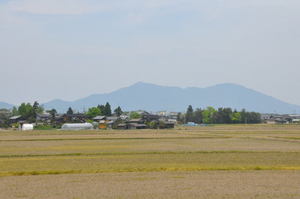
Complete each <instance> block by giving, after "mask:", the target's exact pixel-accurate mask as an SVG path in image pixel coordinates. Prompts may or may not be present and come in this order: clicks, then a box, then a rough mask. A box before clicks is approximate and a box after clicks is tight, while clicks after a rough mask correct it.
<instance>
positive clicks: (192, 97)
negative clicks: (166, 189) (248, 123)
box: [0, 82, 300, 114]
mask: <svg viewBox="0 0 300 199" xmlns="http://www.w3.org/2000/svg"><path fill="white" fill-rule="evenodd" d="M106 102H109V103H110V104H111V105H112V107H117V106H121V107H122V109H123V110H127V111H129V110H147V111H161V110H166V111H185V110H186V108H187V106H188V105H192V106H193V107H195V108H196V107H199V108H205V107H207V106H213V107H215V108H218V107H231V108H233V109H237V110H241V109H243V108H245V109H246V110H248V111H256V112H260V113H290V114H293V113H300V106H298V105H293V104H289V103H286V102H283V101H281V100H278V99H276V98H274V97H271V96H268V95H265V94H263V93H260V92H257V91H255V90H252V89H248V88H246V87H244V86H240V85H237V84H229V83H226V84H219V85H215V86H211V87H207V88H196V87H189V88H179V87H169V86H159V85H155V84H149V83H143V82H138V83H136V84H134V85H132V86H129V87H126V88H121V89H119V90H116V91H114V92H111V93H107V94H94V95H90V96H88V97H85V98H82V99H79V100H76V101H63V100H59V99H57V100H53V101H50V102H48V103H45V104H43V106H44V107H45V108H46V109H52V108H55V109H56V110H58V111H59V112H65V111H66V110H67V109H68V108H69V107H72V108H73V109H74V110H77V111H84V110H87V109H88V108H89V107H93V106H97V105H98V104H105V103H106ZM4 106H7V107H8V108H9V105H8V104H6V105H5V104H4ZM10 106H12V105H10ZM0 108H4V107H2V103H0Z"/></svg>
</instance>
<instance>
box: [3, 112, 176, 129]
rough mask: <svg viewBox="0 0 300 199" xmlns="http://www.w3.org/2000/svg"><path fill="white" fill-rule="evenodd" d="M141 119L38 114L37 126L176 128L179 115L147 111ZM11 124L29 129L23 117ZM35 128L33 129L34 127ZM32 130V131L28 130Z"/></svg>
mask: <svg viewBox="0 0 300 199" xmlns="http://www.w3.org/2000/svg"><path fill="white" fill-rule="evenodd" d="M139 115H140V118H135V119H131V118H130V117H129V116H128V115H121V116H96V117H93V118H91V117H89V116H88V115H86V114H82V113H76V114H56V115H51V114H49V113H43V114H37V116H36V122H35V124H33V126H35V125H37V126H38V125H52V126H54V127H56V128H60V127H61V128H62V129H64V130H80V129H148V128H159V129H168V128H174V127H175V125H176V123H177V113H172V114H170V113H169V114H151V113H148V112H145V111H140V112H139ZM9 121H10V123H11V124H18V127H19V128H20V129H23V130H27V129H24V127H26V128H31V127H28V122H27V121H26V120H24V118H22V116H13V117H11V118H9ZM32 128H33V127H32ZM28 130H30V129H28Z"/></svg>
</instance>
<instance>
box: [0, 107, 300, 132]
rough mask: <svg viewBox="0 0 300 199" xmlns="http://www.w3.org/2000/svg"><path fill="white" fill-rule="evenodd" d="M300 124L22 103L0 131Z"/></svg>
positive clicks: (250, 115) (3, 112) (244, 115)
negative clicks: (61, 109) (61, 108)
mask: <svg viewBox="0 0 300 199" xmlns="http://www.w3.org/2000/svg"><path fill="white" fill-rule="evenodd" d="M258 123H267V124H294V123H299V124H300V115H280V114H260V113H256V112H247V111H246V110H242V111H237V110H232V109H231V108H219V109H214V108H213V107H207V108H206V109H200V108H197V109H195V110H194V109H193V107H192V106H191V105H190V106H188V107H187V110H186V112H184V113H181V112H168V111H159V112H147V111H144V110H138V111H130V112H125V111H123V110H122V109H121V107H117V108H116V109H114V111H112V108H111V105H110V104H109V103H108V102H107V103H106V104H105V105H98V106H97V107H91V108H89V109H88V111H86V112H84V113H79V112H75V111H74V110H73V109H72V108H71V107H70V108H69V109H68V111H67V112H66V113H58V112H57V111H56V110H55V109H52V110H44V108H43V107H42V106H40V105H39V103H38V102H34V103H33V104H32V105H31V104H30V103H23V104H21V105H20V106H19V107H14V108H13V109H12V110H8V109H0V128H2V129H15V130H34V129H36V130H51V129H61V130H89V129H100V130H105V129H123V130H126V129H172V128H175V126H176V125H185V126H198V125H202V126H203V125H208V124H258Z"/></svg>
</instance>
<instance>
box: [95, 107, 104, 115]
mask: <svg viewBox="0 0 300 199" xmlns="http://www.w3.org/2000/svg"><path fill="white" fill-rule="evenodd" d="M97 108H98V109H99V110H100V112H101V113H102V115H104V112H105V106H104V105H98V106H97Z"/></svg>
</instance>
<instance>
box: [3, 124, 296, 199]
mask: <svg viewBox="0 0 300 199" xmlns="http://www.w3.org/2000/svg"><path fill="white" fill-rule="evenodd" d="M258 170H259V171H258ZM50 174H51V175H50ZM176 176H177V177H176ZM299 178H300V125H216V126H208V127H195V128H185V127H179V128H177V129H174V130H142V131H138V130H136V131H115V130H111V131H110V130H108V131H33V132H18V131H1V132H0V198H72V199H74V198H99V194H100V193H101V194H103V197H100V198H300V197H299V189H297V188H295V187H300V186H299V183H300V181H299V180H298V181H297V179H299ZM271 179H275V180H273V181H272V180H271ZM126 180H127V181H126ZM56 181H57V183H56ZM37 182H39V183H37ZM64 183H67V186H65V188H64V189H63V190H60V189H57V188H56V189H55V187H63V184H64ZM122 183H123V184H122ZM28 186H31V187H34V188H33V189H31V190H30V191H29V192H28V193H25V190H26V187H27V189H28ZM89 186H91V187H90V188H89ZM134 186H136V187H141V188H140V189H136V190H135V189H134ZM156 186H157V187H156ZM227 186H228V187H227ZM75 187H76V188H75ZM99 187H101V188H99ZM200 187H201V188H200ZM235 187H238V189H235ZM77 188H78V189H77ZM96 188H98V189H99V192H97V190H98V189H96ZM104 188H105V190H104ZM113 188H115V190H116V192H114V193H113V192H112V190H113ZM142 188H144V189H142ZM83 189H86V190H89V191H85V192H83V193H81V191H82V190H83ZM151 189H153V190H152V192H151ZM22 190H23V191H22ZM43 190H44V191H43ZM45 190H53V191H50V192H49V193H48V192H46V191H45ZM164 193H167V194H166V195H165V194H164ZM255 193H258V194H257V195H255ZM1 194H2V195H1ZM43 194H44V195H43ZM52 194H53V195H52ZM97 195H98V197H96V196H97Z"/></svg>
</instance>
